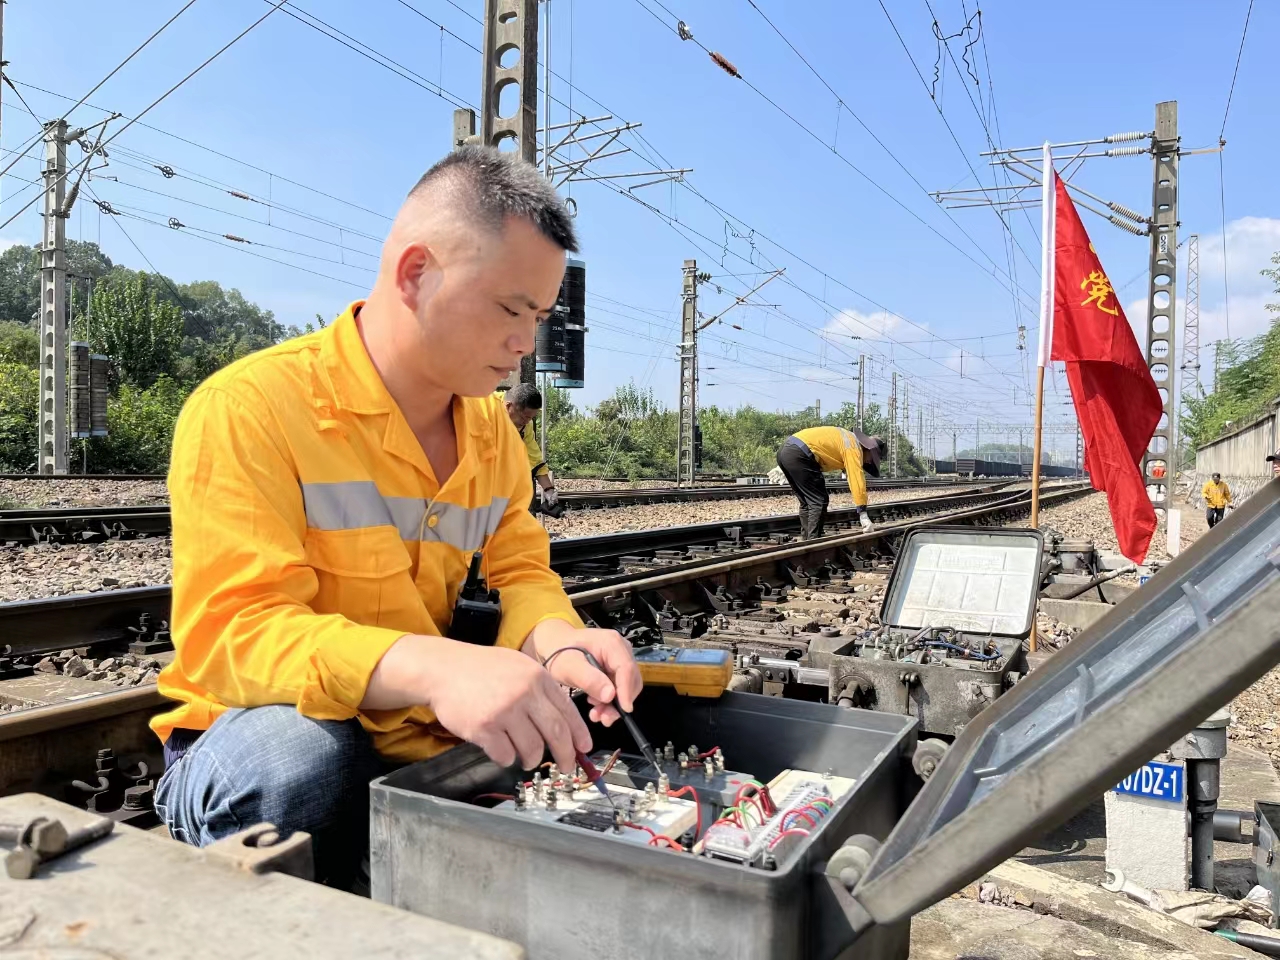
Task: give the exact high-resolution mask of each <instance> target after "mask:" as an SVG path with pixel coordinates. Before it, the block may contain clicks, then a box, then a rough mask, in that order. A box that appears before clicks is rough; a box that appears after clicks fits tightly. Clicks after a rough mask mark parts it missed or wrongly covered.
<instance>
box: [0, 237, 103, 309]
mask: <svg viewBox="0 0 1280 960" xmlns="http://www.w3.org/2000/svg"><path fill="white" fill-rule="evenodd" d="M114 268H115V265H114V264H113V263H112V262H111V258H110V257H108V256H107V255H106V254H105V253H103V252H102V250H101V249H99V247H98V245H97V244H96V243H82V242H81V241H79V240H68V241H67V273H68V275H69V280H70V283H71V284H72V288H73V293H74V296H75V298H76V299H78V300H83V298H84V291H85V287H84V286H82V284H84V283H85V281H86V280H92V281H95V282H96V281H97V280H99V279H101V278H102V277H104V276H106V275H107V274H108V273H110V272H111V271H112V270H113V269H114ZM39 308H40V248H39V247H29V246H26V245H25V244H15V245H14V246H12V247H10V248H9V249H8V250H5V251H4V253H0V320H13V321H15V322H17V323H20V324H23V325H25V326H34V323H35V315H36V311H37V310H39Z"/></svg>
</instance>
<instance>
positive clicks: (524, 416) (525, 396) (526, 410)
mask: <svg viewBox="0 0 1280 960" xmlns="http://www.w3.org/2000/svg"><path fill="white" fill-rule="evenodd" d="M502 401H503V404H504V405H505V406H506V409H507V416H508V417H510V418H511V422H512V423H513V424H515V428H516V430H518V431H519V432H520V439H521V440H523V441H524V448H525V450H526V451H527V453H528V456H529V472H530V474H531V475H532V476H533V481H534V483H536V484H537V485H538V488H539V490H541V491H542V512H543V513H545V514H547V515H548V516H552V517H560V516H563V515H564V507H562V506H561V505H560V496H559V494H558V493H557V492H556V485H555V481H554V480H552V479H551V470H550V469H549V468H548V467H547V462H546V461H545V460H543V459H542V447H541V446H540V445H539V444H538V429H537V427H538V425H537V418H538V412H539V411H540V410H541V409H542V394H541V393H539V392H538V388H537V387H535V386H534V385H533V384H532V383H517V384H516V385H515V386H514V387H512V388H511V389H510V390H508V391H507V392H506V394H505V395H504V396H503V398H502ZM529 509H530V510H533V500H532V499H530V501H529Z"/></svg>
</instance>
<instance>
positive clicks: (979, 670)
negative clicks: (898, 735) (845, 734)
mask: <svg viewBox="0 0 1280 960" xmlns="http://www.w3.org/2000/svg"><path fill="white" fill-rule="evenodd" d="M1042 547H1043V538H1042V536H1041V534H1040V532H1039V531H1038V530H1019V529H994V528H993V529H982V528H975V527H943V526H939V527H917V528H915V529H913V530H910V531H908V532H907V534H906V535H905V536H904V537H903V541H902V548H901V549H900V550H899V552H898V562H897V563H896V564H895V565H894V569H893V574H892V575H891V576H890V578H889V583H888V585H887V587H886V589H885V595H884V600H883V603H882V604H881V608H880V625H879V626H878V627H875V628H870V629H867V630H865V631H864V632H863V633H862V634H861V635H859V636H854V637H851V638H849V640H848V642H847V643H844V644H842V645H841V646H838V647H836V648H835V649H833V650H832V651H831V653H830V655H829V656H828V657H826V658H822V657H820V656H818V655H815V654H814V653H812V652H811V653H810V659H811V660H812V661H815V662H813V663H812V664H811V665H812V666H821V665H823V664H822V663H821V660H823V659H825V660H826V666H827V668H828V671H829V681H828V682H829V688H830V700H831V702H832V703H840V704H843V705H845V706H853V707H865V708H868V709H872V710H881V711H885V712H889V713H903V714H907V715H909V716H913V717H915V718H916V720H918V721H919V724H920V729H921V731H922V732H923V733H929V734H942V735H945V736H947V737H953V736H955V735H957V734H959V733H960V731H961V730H963V729H964V727H965V725H966V724H968V723H969V721H970V720H972V719H973V718H974V717H976V716H977V715H978V713H979V712H981V711H982V710H983V709H984V708H985V707H987V706H988V705H990V704H991V703H992V702H993V701H994V700H995V699H996V698H997V697H999V696H1000V695H1001V694H1003V693H1004V692H1005V690H1006V689H1008V688H1009V687H1011V686H1012V685H1013V683H1014V682H1016V681H1017V680H1018V679H1019V678H1021V676H1022V675H1023V674H1024V673H1025V672H1026V669H1027V666H1026V657H1025V656H1024V654H1023V651H1022V644H1023V641H1024V640H1026V638H1027V637H1028V636H1029V635H1030V633H1031V631H1032V630H1033V629H1034V627H1035V616H1036V598H1037V595H1038V593H1039V589H1040V553H1041V549H1042Z"/></svg>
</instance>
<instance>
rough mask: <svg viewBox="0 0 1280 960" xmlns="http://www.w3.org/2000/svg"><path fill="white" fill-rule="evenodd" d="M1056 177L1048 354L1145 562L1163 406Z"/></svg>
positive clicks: (1128, 538) (1088, 460) (1135, 556)
mask: <svg viewBox="0 0 1280 960" xmlns="http://www.w3.org/2000/svg"><path fill="white" fill-rule="evenodd" d="M1051 172H1052V171H1051ZM1053 178H1054V181H1055V188H1056V189H1055V196H1056V203H1055V209H1054V221H1055V222H1054V271H1053V273H1054V308H1053V325H1052V327H1051V331H1052V333H1051V337H1052V341H1051V348H1050V355H1049V358H1050V359H1051V360H1062V361H1065V363H1066V367H1067V383H1068V384H1070V386H1071V399H1072V401H1073V402H1074V403H1075V408H1076V418H1077V419H1078V420H1079V422H1080V432H1081V434H1083V436H1084V465H1085V469H1086V470H1088V471H1089V477H1090V479H1091V480H1092V482H1093V487H1094V489H1095V490H1103V491H1105V492H1106V494H1107V505H1108V506H1109V507H1110V508H1111V523H1112V526H1113V527H1114V528H1115V532H1116V540H1117V541H1118V543H1119V545H1120V552H1121V553H1123V554H1124V555H1125V556H1126V557H1128V558H1129V559H1130V560H1132V561H1133V562H1134V563H1141V562H1142V561H1143V560H1145V559H1146V556H1147V548H1148V547H1149V546H1150V544H1151V534H1152V533H1154V532H1155V529H1156V514H1155V508H1154V507H1153V506H1152V504H1151V498H1150V496H1148V494H1147V488H1146V483H1145V481H1144V480H1143V478H1142V472H1141V469H1140V464H1141V462H1142V455H1143V452H1144V451H1145V450H1146V448H1147V444H1148V443H1150V442H1151V436H1152V434H1154V433H1155V429H1156V426H1157V425H1158V424H1159V422H1160V417H1161V415H1162V414H1163V412H1164V404H1163V402H1162V401H1161V399H1160V391H1159V389H1158V388H1157V387H1156V384H1155V381H1154V380H1153V379H1152V378H1151V371H1150V370H1149V369H1147V362H1146V360H1145V358H1144V357H1143V355H1142V350H1141V349H1139V347H1138V341H1137V339H1136V338H1135V337H1134V335H1133V330H1132V329H1131V328H1130V327H1129V322H1128V321H1127V320H1126V319H1125V316H1124V310H1123V309H1122V308H1121V306H1120V302H1119V301H1118V300H1117V299H1116V292H1115V289H1114V288H1113V287H1112V286H1111V281H1110V280H1109V279H1107V274H1106V272H1105V271H1104V270H1103V269H1102V264H1101V262H1100V261H1099V260H1098V254H1097V251H1095V250H1094V249H1093V244H1092V243H1090V242H1089V235H1088V234H1087V233H1086V232H1085V229H1084V224H1083V223H1081V222H1080V215H1079V214H1078V213H1077V212H1076V208H1075V204H1073V203H1072V202H1071V197H1070V196H1068V195H1067V188H1066V185H1065V184H1064V183H1063V182H1062V180H1061V178H1059V177H1058V175H1057V173H1056V172H1054V173H1053Z"/></svg>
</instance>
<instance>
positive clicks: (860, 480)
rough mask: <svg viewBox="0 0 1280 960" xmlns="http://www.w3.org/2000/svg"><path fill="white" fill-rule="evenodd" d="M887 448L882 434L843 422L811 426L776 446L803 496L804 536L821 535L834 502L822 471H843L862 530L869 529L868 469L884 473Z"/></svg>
mask: <svg viewBox="0 0 1280 960" xmlns="http://www.w3.org/2000/svg"><path fill="white" fill-rule="evenodd" d="M887 449H888V448H887V445H886V444H885V442H884V441H883V440H882V439H880V438H879V437H869V436H867V435H866V434H865V433H862V432H861V431H859V430H846V429H844V428H843V427H810V428H809V429H808V430H801V431H800V432H799V433H797V434H794V435H793V436H790V437H788V438H787V439H786V440H785V441H783V443H782V446H781V447H779V448H778V467H779V469H781V470H782V473H783V476H785V477H786V478H787V483H789V484H791V490H792V492H793V493H795V495H796V499H798V500H799V501H800V535H801V536H802V537H803V538H804V539H805V540H810V539H812V538H814V537H820V536H822V525H823V523H824V521H825V520H826V516H827V506H828V505H829V504H830V503H831V497H830V496H829V495H828V493H827V481H826V478H825V477H823V475H822V473H823V471H824V470H843V471H844V472H845V475H846V476H847V477H848V478H849V493H850V494H852V495H853V505H854V506H855V507H857V509H858V522H859V523H861V524H862V529H864V530H870V529H871V518H870V517H868V516H867V481H866V478H865V476H864V474H869V475H871V476H873V477H878V476H880V460H881V458H882V457H883V456H884V455H885V451H886V450H887Z"/></svg>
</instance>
